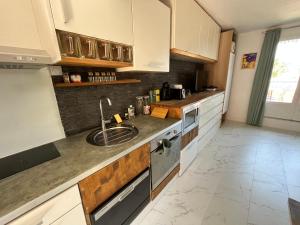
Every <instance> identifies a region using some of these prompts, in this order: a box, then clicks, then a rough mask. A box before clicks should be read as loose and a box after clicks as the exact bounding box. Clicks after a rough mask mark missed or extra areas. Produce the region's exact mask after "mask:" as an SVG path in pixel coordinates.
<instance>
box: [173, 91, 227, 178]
mask: <svg viewBox="0 0 300 225" xmlns="http://www.w3.org/2000/svg"><path fill="white" fill-rule="evenodd" d="M223 101H224V93H220V94H218V95H215V96H212V97H209V98H207V99H205V100H202V101H201V102H200V106H199V109H200V113H199V114H200V115H199V132H198V137H196V139H195V140H193V141H192V142H191V143H190V144H189V145H188V146H187V147H185V148H184V149H183V150H182V151H181V154H180V171H179V175H180V176H181V175H182V174H183V173H184V172H185V171H186V169H187V168H188V167H189V166H190V165H191V164H192V162H193V160H194V159H195V158H196V157H197V155H198V153H199V152H200V151H201V150H202V149H203V148H205V146H206V145H207V144H208V143H209V142H210V141H211V139H212V138H213V137H214V136H215V134H216V133H217V131H218V130H219V128H220V125H221V120H222V109H223Z"/></svg>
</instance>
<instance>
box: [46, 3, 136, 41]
mask: <svg viewBox="0 0 300 225" xmlns="http://www.w3.org/2000/svg"><path fill="white" fill-rule="evenodd" d="M50 4H51V10H52V15H53V19H54V24H55V28H56V29H59V30H64V31H68V32H73V33H77V34H83V35H87V36H91V37H95V38H100V39H104V40H109V41H114V42H118V43H122V44H128V45H132V44H133V34H132V8H131V6H132V5H131V0H89V1H78V0H50Z"/></svg>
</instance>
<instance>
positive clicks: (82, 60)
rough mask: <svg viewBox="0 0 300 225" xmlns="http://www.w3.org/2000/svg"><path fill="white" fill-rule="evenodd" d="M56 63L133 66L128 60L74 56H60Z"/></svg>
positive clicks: (89, 65) (84, 65)
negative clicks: (119, 60)
mask: <svg viewBox="0 0 300 225" xmlns="http://www.w3.org/2000/svg"><path fill="white" fill-rule="evenodd" d="M57 64H58V65H63V66H83V67H105V68H122V67H130V66H133V64H132V63H128V62H118V61H109V60H100V59H87V58H75V57H62V58H61V61H60V62H58V63H57Z"/></svg>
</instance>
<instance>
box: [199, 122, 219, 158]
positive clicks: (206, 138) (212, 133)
mask: <svg viewBox="0 0 300 225" xmlns="http://www.w3.org/2000/svg"><path fill="white" fill-rule="evenodd" d="M220 125H221V120H219V121H217V123H215V124H214V125H213V126H212V127H211V128H210V129H209V131H208V132H207V133H206V134H204V135H202V136H201V137H200V138H199V139H198V153H199V152H200V151H201V150H202V149H204V148H205V146H206V145H207V144H208V143H209V142H210V141H211V139H212V138H213V137H214V136H215V135H216V133H217V132H218V130H219V128H220Z"/></svg>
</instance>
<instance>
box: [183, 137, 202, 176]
mask: <svg viewBox="0 0 300 225" xmlns="http://www.w3.org/2000/svg"><path fill="white" fill-rule="evenodd" d="M197 147H198V142H197V141H196V140H195V141H193V142H192V143H190V145H188V146H187V147H186V148H185V149H184V150H182V151H181V153H180V171H179V176H181V175H182V174H183V173H184V172H185V170H186V169H187V168H188V167H189V166H190V165H191V163H192V162H193V160H194V159H195V158H196V157H197V154H198V148H197Z"/></svg>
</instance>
